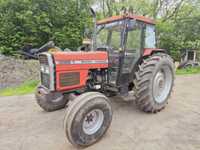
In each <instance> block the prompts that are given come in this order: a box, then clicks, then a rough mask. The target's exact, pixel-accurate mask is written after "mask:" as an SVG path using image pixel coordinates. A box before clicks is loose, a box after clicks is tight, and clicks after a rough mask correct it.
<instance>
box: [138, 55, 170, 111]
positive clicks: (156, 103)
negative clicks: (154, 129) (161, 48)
mask: <svg viewBox="0 0 200 150" xmlns="http://www.w3.org/2000/svg"><path fill="white" fill-rule="evenodd" d="M173 85H174V63H173V60H172V59H171V57H170V56H169V55H167V54H164V53H158V54H154V55H152V56H150V57H149V58H147V59H145V60H144V61H143V63H142V64H141V65H140V67H139V70H138V72H136V79H135V91H136V104H137V105H138V107H139V108H140V109H141V110H142V111H144V112H149V113H156V112H158V111H161V110H162V109H164V108H165V106H166V105H167V102H168V99H169V97H170V94H171V92H172V88H173Z"/></svg>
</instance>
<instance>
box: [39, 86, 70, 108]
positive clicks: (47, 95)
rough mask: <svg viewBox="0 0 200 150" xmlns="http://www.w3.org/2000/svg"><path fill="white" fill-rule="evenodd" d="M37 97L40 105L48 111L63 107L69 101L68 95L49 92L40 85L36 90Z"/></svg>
mask: <svg viewBox="0 0 200 150" xmlns="http://www.w3.org/2000/svg"><path fill="white" fill-rule="evenodd" d="M35 98H36V101H37V103H38V105H39V106H40V107H41V108H42V109H43V110H45V111H47V112H52V111H56V110H59V109H62V108H64V107H65V106H66V104H67V102H68V97H67V96H66V95H63V94H62V93H59V92H47V91H46V90H45V89H44V88H42V87H41V86H38V88H37V90H36V92H35Z"/></svg>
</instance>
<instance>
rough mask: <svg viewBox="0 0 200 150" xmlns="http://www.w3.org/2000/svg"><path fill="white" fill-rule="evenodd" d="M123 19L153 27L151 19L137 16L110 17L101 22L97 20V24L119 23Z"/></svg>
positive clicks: (153, 23) (153, 22)
mask: <svg viewBox="0 0 200 150" xmlns="http://www.w3.org/2000/svg"><path fill="white" fill-rule="evenodd" d="M123 19H135V20H137V21H141V22H144V23H146V24H151V25H155V24H156V23H155V21H154V20H153V19H150V18H147V17H145V16H137V15H127V16H112V17H109V18H106V19H103V20H99V21H98V22H97V24H98V25H101V24H106V23H111V22H115V21H120V20H123Z"/></svg>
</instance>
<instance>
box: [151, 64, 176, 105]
mask: <svg viewBox="0 0 200 150" xmlns="http://www.w3.org/2000/svg"><path fill="white" fill-rule="evenodd" d="M172 78H173V77H172V71H171V69H170V67H169V66H163V67H162V68H161V69H160V70H159V71H158V72H157V73H156V75H155V77H154V81H153V96H154V99H155V101H156V102H157V103H163V102H164V101H165V100H166V99H167V97H168V95H169V93H170V91H171V86H172Z"/></svg>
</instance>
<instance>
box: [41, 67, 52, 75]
mask: <svg viewBox="0 0 200 150" xmlns="http://www.w3.org/2000/svg"><path fill="white" fill-rule="evenodd" d="M40 70H41V72H43V73H46V74H49V73H50V72H49V67H48V66H41V67H40Z"/></svg>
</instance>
